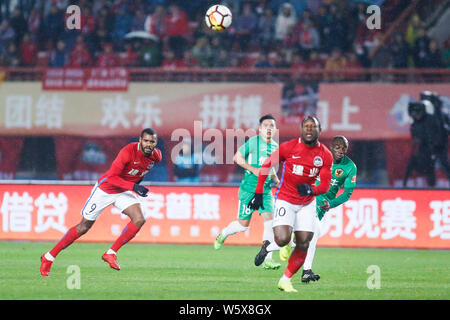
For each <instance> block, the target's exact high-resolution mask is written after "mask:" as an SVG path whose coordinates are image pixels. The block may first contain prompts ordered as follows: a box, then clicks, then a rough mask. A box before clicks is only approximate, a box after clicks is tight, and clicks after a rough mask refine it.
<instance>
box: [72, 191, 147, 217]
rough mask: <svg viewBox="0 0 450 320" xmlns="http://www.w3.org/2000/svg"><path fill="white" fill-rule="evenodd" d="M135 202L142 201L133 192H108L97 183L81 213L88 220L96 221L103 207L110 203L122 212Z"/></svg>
mask: <svg viewBox="0 0 450 320" xmlns="http://www.w3.org/2000/svg"><path fill="white" fill-rule="evenodd" d="M135 203H139V204H141V201H140V200H139V198H138V197H137V196H136V195H135V194H134V193H133V192H131V191H125V192H121V193H106V192H105V191H103V190H101V189H100V188H99V187H98V183H96V184H95V186H94V188H93V189H92V191H91V195H90V196H89V199H88V200H87V201H86V204H85V205H84V207H83V209H82V210H81V214H82V215H83V217H84V218H85V219H86V220H90V221H95V220H97V218H98V216H99V215H100V213H102V211H103V209H105V208H106V207H107V206H109V205H110V204H113V205H114V206H115V207H116V208H117V209H119V210H120V212H122V211H123V210H125V209H126V208H128V207H129V206H131V205H133V204H135ZM141 210H142V208H141Z"/></svg>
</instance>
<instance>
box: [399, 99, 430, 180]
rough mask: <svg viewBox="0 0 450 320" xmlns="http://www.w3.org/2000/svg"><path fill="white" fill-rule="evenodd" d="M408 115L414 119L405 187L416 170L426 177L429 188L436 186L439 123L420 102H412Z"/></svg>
mask: <svg viewBox="0 0 450 320" xmlns="http://www.w3.org/2000/svg"><path fill="white" fill-rule="evenodd" d="M408 114H409V115H410V117H411V118H413V123H412V124H411V128H410V132H411V138H412V139H413V141H412V152H411V156H410V158H409V161H408V166H407V168H406V172H405V177H404V179H403V186H404V187H405V186H406V183H407V181H408V178H409V176H410V175H411V173H412V172H413V171H414V170H415V171H417V172H418V173H419V174H422V175H425V176H426V179H427V183H428V186H429V187H434V186H435V184H436V175H435V172H434V169H435V167H434V160H433V157H432V155H433V152H432V151H433V150H436V148H437V145H438V141H437V140H438V139H436V138H437V137H436V128H437V127H438V125H439V124H438V121H437V120H436V118H435V117H433V116H431V115H429V114H427V113H426V110H425V104H424V103H423V102H422V101H420V102H410V103H409V105H408Z"/></svg>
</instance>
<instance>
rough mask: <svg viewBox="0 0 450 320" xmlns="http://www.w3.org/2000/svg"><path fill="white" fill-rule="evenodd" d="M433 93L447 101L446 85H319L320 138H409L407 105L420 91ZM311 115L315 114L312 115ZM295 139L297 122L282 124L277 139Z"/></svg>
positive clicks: (449, 89)
mask: <svg viewBox="0 0 450 320" xmlns="http://www.w3.org/2000/svg"><path fill="white" fill-rule="evenodd" d="M426 90H429V91H434V92H437V93H438V94H439V95H442V96H444V97H446V101H450V100H449V97H450V85H449V84H392V83H385V84H381V83H376V84H375V83H321V84H320V85H319V99H318V102H317V111H316V112H317V115H318V117H319V118H320V120H321V126H322V133H321V137H322V138H332V137H334V136H336V135H345V136H346V137H347V138H350V139H360V140H364V139H394V138H398V139H405V138H409V137H410V135H409V127H410V124H411V121H412V120H411V119H410V117H409V115H408V103H409V102H410V101H416V100H418V99H419V97H420V93H421V92H423V91H426ZM313 113H314V112H313ZM282 135H285V136H298V135H299V121H297V122H295V121H292V119H291V121H290V122H289V121H286V119H285V121H284V123H283V126H282V127H280V136H282Z"/></svg>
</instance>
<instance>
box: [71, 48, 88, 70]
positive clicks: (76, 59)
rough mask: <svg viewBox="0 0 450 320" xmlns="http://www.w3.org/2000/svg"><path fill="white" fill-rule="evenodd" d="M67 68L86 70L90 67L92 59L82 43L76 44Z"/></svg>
mask: <svg viewBox="0 0 450 320" xmlns="http://www.w3.org/2000/svg"><path fill="white" fill-rule="evenodd" d="M69 66H70V67H74V68H86V67H90V66H92V57H91V54H90V53H89V50H88V49H87V47H86V45H85V44H84V43H83V42H77V43H76V44H75V47H74V48H73V50H72V53H71V54H70V58H69Z"/></svg>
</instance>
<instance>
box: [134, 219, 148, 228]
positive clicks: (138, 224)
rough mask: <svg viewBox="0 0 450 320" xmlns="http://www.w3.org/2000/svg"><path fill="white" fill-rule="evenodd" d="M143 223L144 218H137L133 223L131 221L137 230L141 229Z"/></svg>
mask: <svg viewBox="0 0 450 320" xmlns="http://www.w3.org/2000/svg"><path fill="white" fill-rule="evenodd" d="M144 223H145V218H144V217H142V218H137V219H136V220H135V221H133V224H134V225H135V226H136V227H138V228H141V227H142V226H143V225H144Z"/></svg>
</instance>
